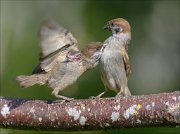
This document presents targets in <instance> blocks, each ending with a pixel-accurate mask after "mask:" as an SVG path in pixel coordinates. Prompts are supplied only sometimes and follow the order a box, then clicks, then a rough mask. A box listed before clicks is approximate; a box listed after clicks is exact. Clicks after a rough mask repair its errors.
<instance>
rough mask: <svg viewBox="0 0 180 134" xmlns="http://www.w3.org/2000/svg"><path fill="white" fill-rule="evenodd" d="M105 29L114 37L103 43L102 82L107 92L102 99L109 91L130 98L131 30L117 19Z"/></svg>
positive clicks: (123, 20) (111, 21) (125, 22)
mask: <svg viewBox="0 0 180 134" xmlns="http://www.w3.org/2000/svg"><path fill="white" fill-rule="evenodd" d="M104 29H108V30H109V31H111V32H112V36H110V37H109V38H108V39H106V40H105V42H104V43H103V52H102V55H101V58H100V68H101V75H102V81H103V83H104V85H105V88H106V90H105V91H104V92H103V93H101V94H99V95H98V96H97V97H101V96H102V95H103V94H104V93H105V92H106V91H107V90H113V91H115V92H117V95H116V98H118V97H119V96H130V95H131V93H130V91H129V88H128V85H127V83H128V79H129V76H130V73H131V70H130V63H129V57H128V53H127V49H128V44H129V43H130V40H131V28H130V25H129V23H128V21H126V20H125V19H122V18H117V19H113V20H110V21H108V22H107V24H106V25H105V27H104Z"/></svg>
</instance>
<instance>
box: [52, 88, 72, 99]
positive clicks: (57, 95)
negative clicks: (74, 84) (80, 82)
mask: <svg viewBox="0 0 180 134" xmlns="http://www.w3.org/2000/svg"><path fill="white" fill-rule="evenodd" d="M58 92H59V91H58V90H53V92H52V95H54V96H55V97H57V98H58V99H62V100H65V101H71V100H73V99H74V98H68V97H65V96H62V95H59V94H58Z"/></svg>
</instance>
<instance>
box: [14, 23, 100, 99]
mask: <svg viewBox="0 0 180 134" xmlns="http://www.w3.org/2000/svg"><path fill="white" fill-rule="evenodd" d="M39 36H40V58H39V64H38V65H37V66H36V67H35V69H34V70H33V72H32V75H29V76H26V75H20V76H18V77H17V78H16V80H17V81H18V82H19V84H20V86H21V87H24V88H27V87H30V86H33V85H35V84H38V85H44V84H46V85H47V86H48V87H50V88H51V89H52V90H53V91H52V95H54V96H55V97H57V98H58V99H62V100H67V101H70V100H72V99H73V98H68V97H65V96H62V95H59V92H60V91H62V90H63V89H64V88H66V87H68V86H70V85H71V84H73V83H74V82H75V81H76V80H77V79H78V78H79V77H80V76H81V75H82V74H83V73H84V72H86V71H87V70H89V69H92V68H94V67H95V66H96V65H97V64H98V61H99V58H100V54H101V52H100V50H101V47H102V43H101V42H92V43H90V44H88V45H87V46H86V47H85V48H84V49H83V50H82V51H80V50H79V48H78V45H77V40H76V39H75V38H74V36H73V35H72V34H71V33H70V32H68V31H67V30H66V29H65V28H63V27H60V26H59V25H58V24H57V23H55V22H54V21H51V20H48V21H45V22H44V23H43V24H42V26H41V28H40V31H39Z"/></svg>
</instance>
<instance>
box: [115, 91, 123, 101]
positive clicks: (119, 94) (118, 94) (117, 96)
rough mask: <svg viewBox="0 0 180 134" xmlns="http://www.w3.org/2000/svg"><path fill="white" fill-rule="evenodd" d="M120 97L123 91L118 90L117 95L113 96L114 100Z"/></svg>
mask: <svg viewBox="0 0 180 134" xmlns="http://www.w3.org/2000/svg"><path fill="white" fill-rule="evenodd" d="M121 97H123V93H122V92H121V91H120V92H118V93H117V95H116V96H115V100H118V99H120V98H121Z"/></svg>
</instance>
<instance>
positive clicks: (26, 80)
mask: <svg viewBox="0 0 180 134" xmlns="http://www.w3.org/2000/svg"><path fill="white" fill-rule="evenodd" d="M16 80H17V81H18V82H19V84H20V86H21V87H23V88H27V87H30V86H33V85H35V84H39V85H43V84H45V83H46V79H45V75H39V74H38V75H36V74H34V75H30V76H25V75H20V76H18V77H17V78H16Z"/></svg>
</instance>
